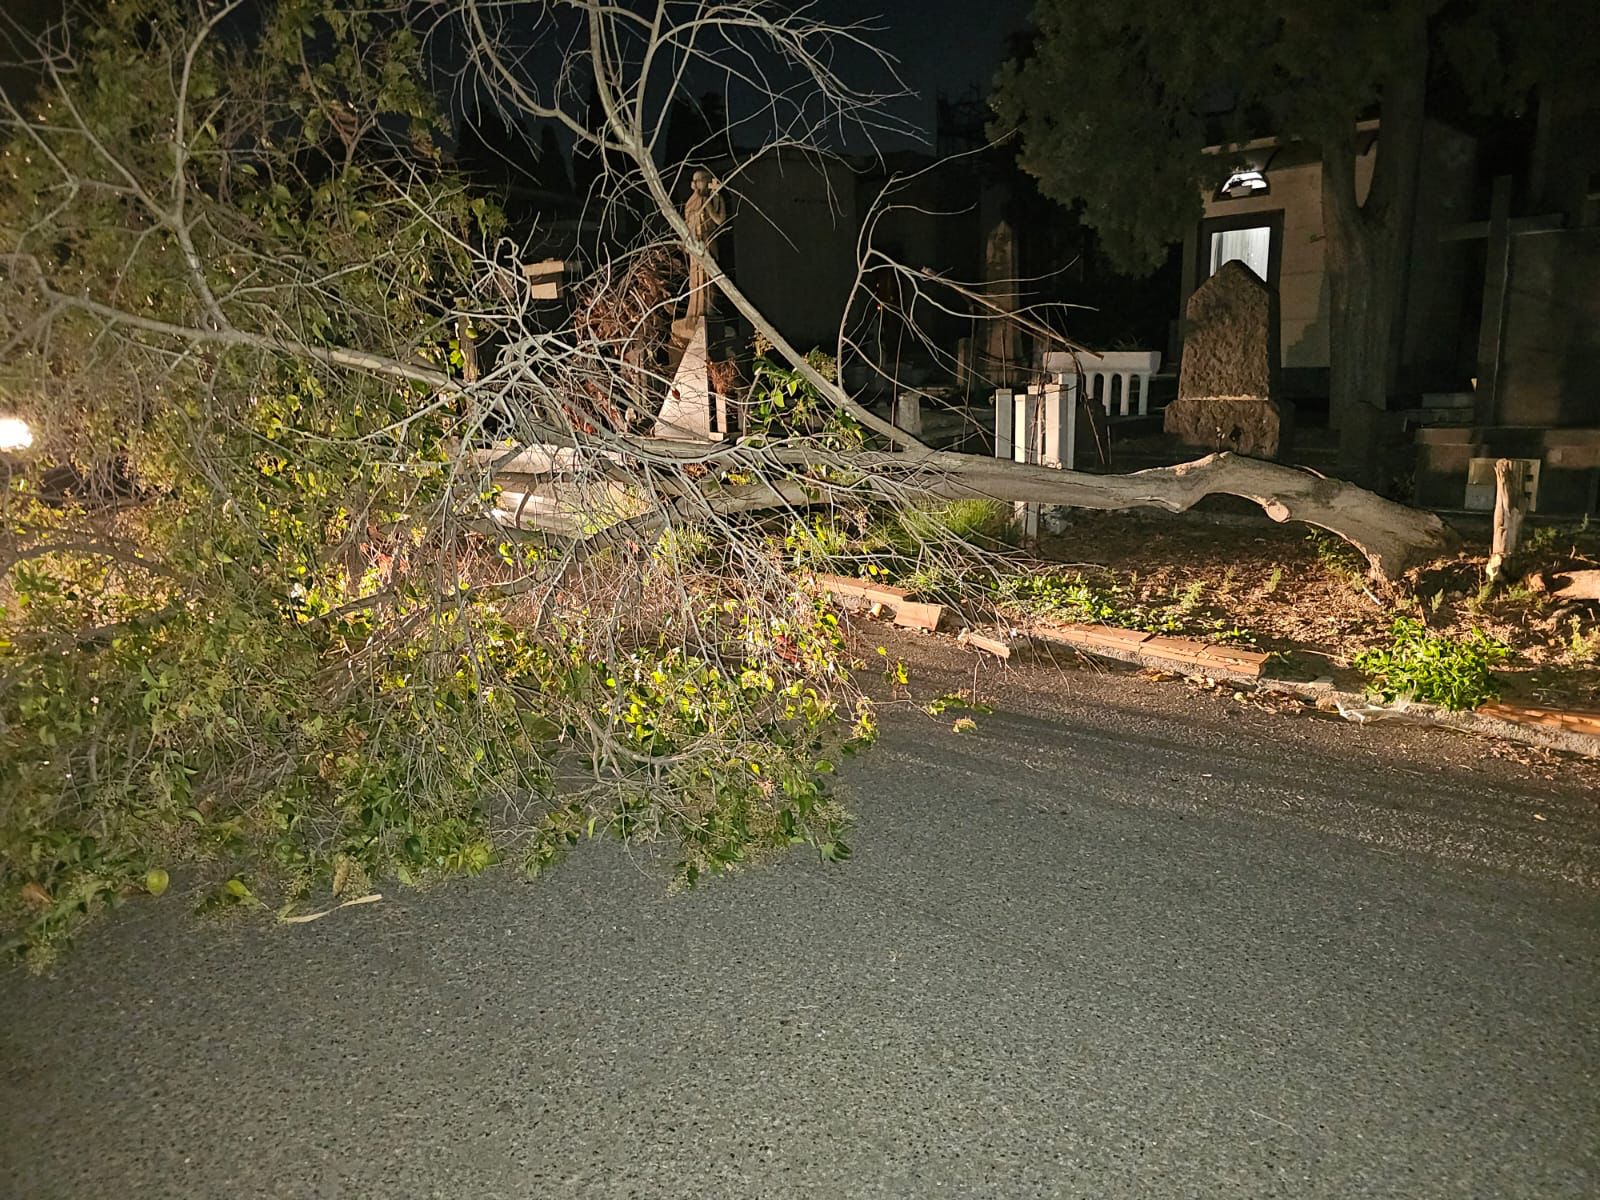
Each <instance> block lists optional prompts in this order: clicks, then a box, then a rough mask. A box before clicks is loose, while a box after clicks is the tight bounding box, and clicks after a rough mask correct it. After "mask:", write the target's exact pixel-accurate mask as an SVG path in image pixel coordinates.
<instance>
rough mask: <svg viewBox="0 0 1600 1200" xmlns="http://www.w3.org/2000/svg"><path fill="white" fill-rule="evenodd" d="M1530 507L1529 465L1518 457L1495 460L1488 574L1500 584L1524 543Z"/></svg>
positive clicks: (1492, 581) (1490, 579)
mask: <svg viewBox="0 0 1600 1200" xmlns="http://www.w3.org/2000/svg"><path fill="white" fill-rule="evenodd" d="M1527 507H1528V464H1527V463H1525V462H1522V461H1521V460H1519V459H1515V458H1497V459H1495V461H1494V543H1493V545H1492V546H1491V547H1490V549H1489V564H1488V567H1487V568H1486V570H1485V574H1487V575H1488V577H1489V582H1490V583H1499V582H1500V581H1501V580H1502V579H1504V578H1506V577H1507V576H1508V575H1509V574H1510V573H1511V564H1512V562H1513V560H1514V559H1515V558H1516V554H1517V548H1518V547H1519V546H1520V545H1521V544H1522V521H1523V518H1524V517H1525V516H1527Z"/></svg>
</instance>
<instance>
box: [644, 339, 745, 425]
mask: <svg viewBox="0 0 1600 1200" xmlns="http://www.w3.org/2000/svg"><path fill="white" fill-rule="evenodd" d="M719 333H720V330H718V331H716V333H714V332H713V324H712V322H711V320H710V319H709V318H707V317H705V316H703V315H702V316H698V317H686V318H683V319H682V320H678V321H674V322H673V323H672V338H673V349H674V352H675V353H676V354H677V355H678V364H677V366H676V367H675V368H674V369H673V372H672V385H671V386H670V387H669V388H668V389H667V396H666V399H665V400H664V401H663V402H662V404H661V411H660V412H659V413H657V414H656V423H655V428H654V430H653V431H652V433H653V435H654V436H655V437H664V438H692V439H704V440H706V441H713V442H721V441H726V440H727V439H728V437H729V434H730V432H731V431H730V429H729V425H728V398H727V397H726V396H724V395H723V394H721V392H720V391H719V390H718V388H717V387H716V386H715V382H714V379H713V366H714V359H713V355H714V354H715V356H716V357H715V361H721V359H722V357H723V356H724V355H726V353H727V352H728V349H729V348H728V347H727V346H726V345H720V344H719V342H718V340H717V336H716V334H719Z"/></svg>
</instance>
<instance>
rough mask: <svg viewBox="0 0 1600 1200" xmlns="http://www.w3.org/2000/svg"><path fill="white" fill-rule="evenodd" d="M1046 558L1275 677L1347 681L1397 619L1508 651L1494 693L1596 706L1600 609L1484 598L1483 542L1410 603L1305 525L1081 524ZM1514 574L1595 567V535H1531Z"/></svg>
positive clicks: (1104, 518) (1080, 516)
mask: <svg viewBox="0 0 1600 1200" xmlns="http://www.w3.org/2000/svg"><path fill="white" fill-rule="evenodd" d="M1068 520H1069V523H1068V525H1067V526H1066V528H1065V529H1064V530H1063V531H1062V532H1061V533H1059V534H1056V535H1054V536H1050V537H1047V538H1046V539H1044V540H1043V542H1042V543H1041V546H1040V554H1041V556H1042V557H1044V558H1045V559H1047V560H1050V561H1052V562H1054V563H1057V564H1062V565H1063V566H1065V565H1067V564H1070V567H1071V569H1072V570H1075V571H1078V572H1081V574H1082V576H1083V578H1084V579H1085V581H1086V582H1090V583H1092V584H1094V585H1095V586H1096V587H1098V588H1110V589H1114V592H1115V595H1116V596H1117V597H1118V598H1119V600H1120V599H1126V600H1127V601H1128V602H1129V603H1130V604H1137V605H1141V606H1144V607H1146V608H1157V607H1160V608H1162V609H1163V611H1165V612H1168V613H1175V614H1177V616H1178V619H1179V621H1180V622H1181V624H1182V625H1183V626H1184V632H1186V633H1189V634H1190V635H1191V636H1196V637H1206V636H1208V635H1213V634H1215V633H1217V632H1226V631H1232V630H1235V629H1236V630H1237V631H1238V633H1236V634H1234V636H1233V639H1232V640H1236V641H1238V642H1240V643H1241V644H1245V645H1251V646H1254V647H1256V648H1258V649H1261V650H1266V651H1274V652H1276V653H1277V654H1278V655H1279V656H1280V661H1279V663H1278V665H1277V666H1276V667H1275V670H1274V673H1281V674H1285V675H1288V676H1291V677H1301V678H1314V677H1316V676H1319V675H1331V676H1333V677H1334V678H1335V679H1336V680H1338V681H1340V682H1341V683H1355V682H1357V681H1358V680H1359V678H1360V677H1359V675H1358V674H1357V673H1356V672H1355V671H1354V670H1353V668H1352V667H1351V665H1350V664H1351V658H1352V656H1353V655H1355V654H1356V653H1358V652H1359V651H1361V650H1363V649H1366V648H1367V647H1370V646H1376V645H1379V644H1383V643H1385V642H1386V641H1387V640H1388V638H1389V629H1390V625H1391V624H1392V622H1393V620H1394V618H1395V617H1396V616H1399V615H1406V616H1412V617H1420V618H1421V619H1422V620H1424V621H1425V622H1426V624H1427V625H1428V627H1429V628H1430V629H1433V630H1435V631H1437V632H1440V633H1445V634H1449V635H1451V636H1462V635H1464V634H1467V633H1469V632H1470V631H1471V630H1472V629H1474V628H1476V629H1481V630H1483V631H1484V632H1485V633H1488V634H1490V635H1492V636H1493V637H1496V638H1499V639H1500V640H1501V641H1503V642H1505V643H1506V644H1507V645H1508V646H1509V647H1510V648H1511V651H1512V654H1511V656H1510V657H1509V658H1508V659H1507V661H1506V663H1505V664H1504V667H1503V670H1502V671H1501V676H1502V679H1503V684H1502V696H1503V697H1504V698H1506V699H1515V700H1521V701H1525V702H1529V703H1537V704H1552V705H1562V706H1566V707H1574V708H1593V709H1600V605H1596V604H1594V603H1577V604H1556V603H1552V602H1551V601H1550V600H1549V598H1548V597H1546V596H1544V595H1541V594H1539V593H1538V592H1537V590H1536V589H1537V584H1535V585H1534V587H1531V588H1530V587H1529V586H1528V585H1527V584H1526V583H1525V582H1516V583H1513V584H1511V585H1510V586H1508V587H1505V588H1502V589H1500V590H1498V591H1491V590H1490V589H1486V588H1485V587H1484V565H1485V562H1486V560H1487V557H1488V546H1487V542H1486V540H1483V541H1481V542H1480V541H1478V540H1475V539H1474V538H1473V537H1472V536H1471V535H1470V533H1469V534H1468V535H1467V536H1466V537H1464V539H1463V546H1462V550H1461V552H1460V553H1459V554H1458V555H1457V556H1456V557H1454V558H1452V559H1450V560H1448V561H1445V562H1442V563H1437V564H1434V566H1433V567H1431V568H1430V569H1428V570H1427V571H1425V572H1423V573H1422V574H1421V576H1420V578H1418V579H1416V580H1415V581H1414V589H1415V594H1414V595H1413V596H1409V597H1408V596H1403V595H1402V596H1396V597H1389V596H1385V595H1383V594H1382V593H1381V592H1380V591H1379V590H1376V589H1375V588H1374V587H1373V585H1372V584H1371V583H1370V582H1369V581H1368V580H1367V579H1366V577H1365V572H1364V570H1363V566H1364V564H1363V563H1362V561H1361V559H1360V558H1359V556H1358V555H1356V554H1355V552H1354V551H1352V550H1351V549H1350V548H1349V547H1348V546H1346V545H1345V544H1344V543H1342V542H1340V541H1338V540H1337V539H1335V538H1333V537H1331V536H1330V535H1326V534H1322V533H1319V532H1317V531H1313V530H1310V529H1309V528H1308V527H1307V526H1304V525H1274V524H1272V523H1270V522H1267V521H1263V520H1258V519H1250V518H1245V517H1236V516H1232V515H1214V514H1199V513H1192V514H1182V515H1173V514H1166V513H1075V514H1073V515H1072V516H1071V517H1070V518H1069V519H1068ZM1519 567H1520V569H1521V570H1522V571H1524V572H1528V573H1531V574H1537V573H1538V572H1539V571H1541V570H1558V571H1559V570H1576V569H1583V568H1594V567H1600V529H1582V528H1577V527H1570V526H1569V527H1564V528H1547V529H1535V530H1533V531H1531V537H1530V539H1529V543H1528V545H1527V549H1526V552H1525V553H1524V555H1523V557H1522V560H1521V562H1520V564H1519Z"/></svg>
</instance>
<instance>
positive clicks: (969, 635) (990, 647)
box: [956, 629, 1011, 659]
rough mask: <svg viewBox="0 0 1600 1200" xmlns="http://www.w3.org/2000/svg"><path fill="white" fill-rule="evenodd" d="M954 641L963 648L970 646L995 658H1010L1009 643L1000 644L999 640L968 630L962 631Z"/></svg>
mask: <svg viewBox="0 0 1600 1200" xmlns="http://www.w3.org/2000/svg"><path fill="white" fill-rule="evenodd" d="M956 641H958V642H960V643H961V644H962V645H963V646H971V647H973V648H974V649H977V650H986V651H988V652H989V653H990V654H992V655H994V656H995V657H996V658H1004V659H1009V658H1010V657H1011V643H1009V642H1002V641H1001V640H1000V639H999V638H992V637H987V636H985V635H984V634H981V633H975V632H973V631H972V630H970V629H964V630H962V632H961V636H960V637H958V638H956Z"/></svg>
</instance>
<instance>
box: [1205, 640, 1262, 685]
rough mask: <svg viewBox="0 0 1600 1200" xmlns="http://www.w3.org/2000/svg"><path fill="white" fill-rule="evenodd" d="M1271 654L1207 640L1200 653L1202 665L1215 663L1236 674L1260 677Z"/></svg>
mask: <svg viewBox="0 0 1600 1200" xmlns="http://www.w3.org/2000/svg"><path fill="white" fill-rule="evenodd" d="M1271 657H1272V656H1271V655H1270V654H1263V653H1262V652H1261V651H1259V650H1244V649H1241V648H1240V647H1238V646H1219V645H1217V644H1216V643H1215V642H1207V643H1206V648H1205V649H1204V650H1203V651H1202V652H1201V654H1200V663H1201V665H1202V666H1208V665H1212V664H1215V665H1216V666H1218V667H1221V668H1223V669H1225V670H1228V671H1231V672H1233V673H1234V674H1235V675H1252V676H1257V677H1259V676H1260V674H1261V672H1262V671H1264V670H1266V666H1267V662H1268V660H1269V659H1271Z"/></svg>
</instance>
